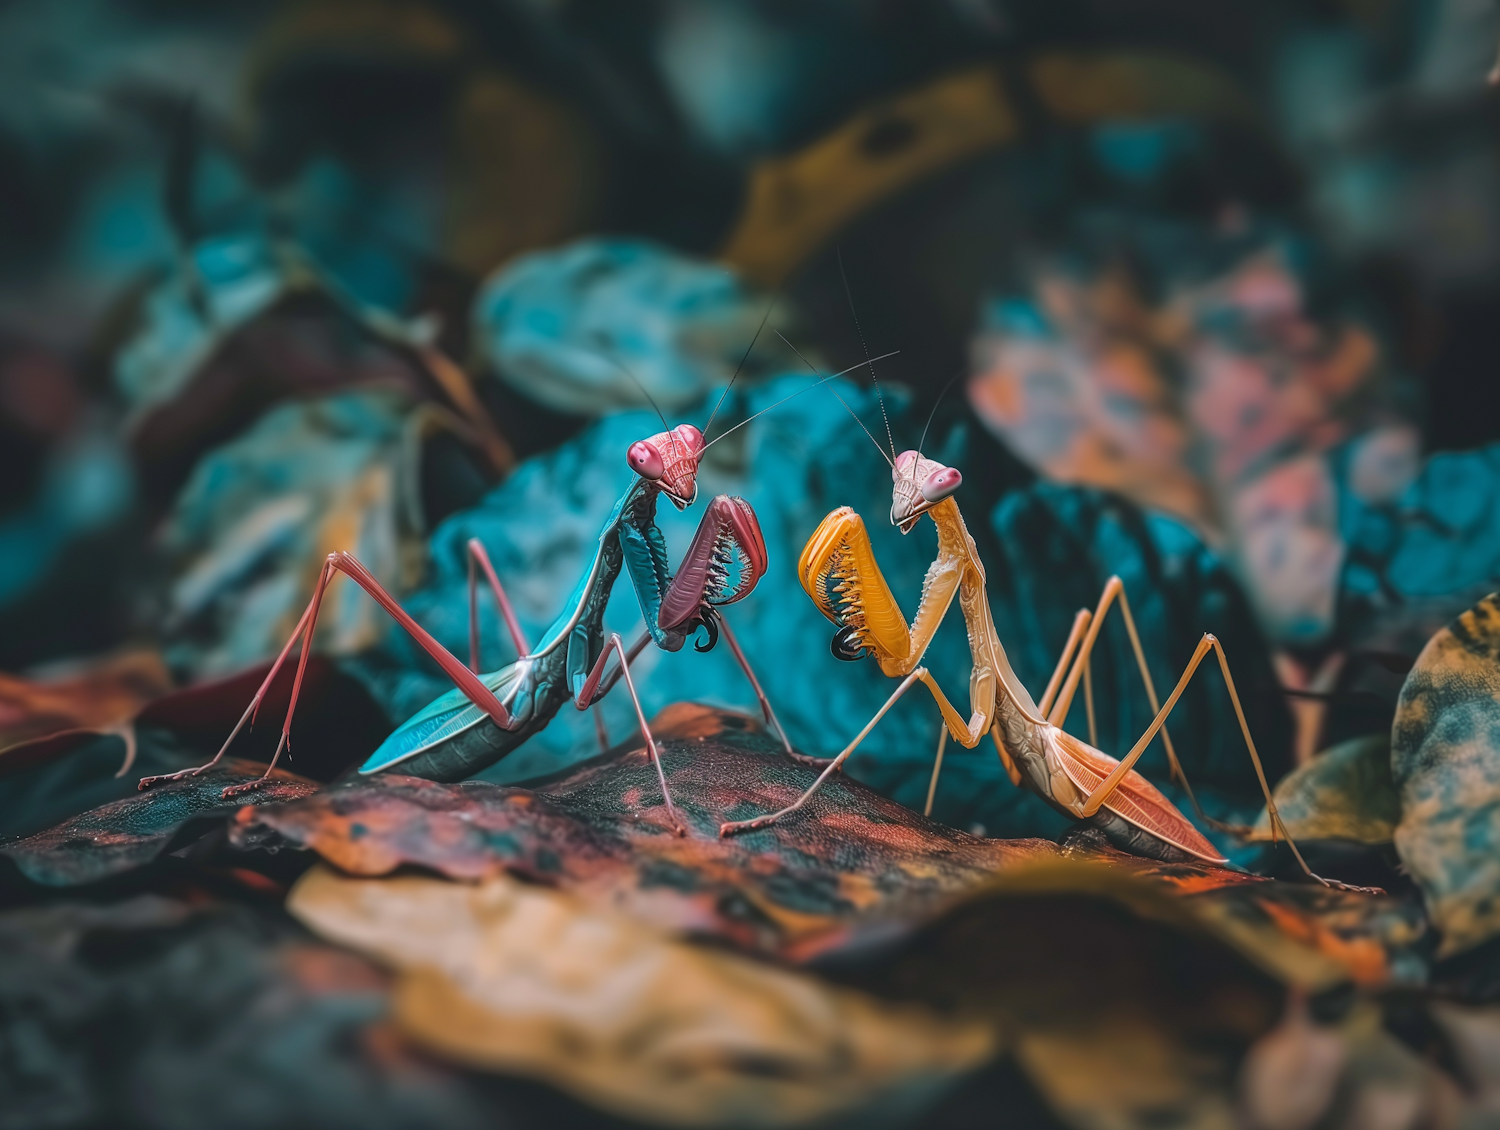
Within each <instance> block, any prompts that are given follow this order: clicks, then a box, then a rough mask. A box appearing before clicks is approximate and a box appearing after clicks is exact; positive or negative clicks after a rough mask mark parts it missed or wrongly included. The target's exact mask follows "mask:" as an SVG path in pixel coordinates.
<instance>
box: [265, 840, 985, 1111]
mask: <svg viewBox="0 0 1500 1130" xmlns="http://www.w3.org/2000/svg"><path fill="white" fill-rule="evenodd" d="M288 908H289V909H290V910H291V912H292V913H293V914H294V915H296V916H297V917H298V918H299V919H300V920H301V921H302V922H303V923H305V924H306V925H308V926H309V927H311V928H312V929H313V930H315V931H316V932H317V933H319V934H320V935H322V936H323V937H325V938H327V939H330V940H333V941H336V942H339V943H342V944H344V945H348V946H350V947H352V948H354V949H356V950H359V951H362V952H364V953H366V954H368V955H370V956H372V957H375V958H377V959H379V960H380V961H382V962H385V963H386V964H389V965H391V966H394V967H395V968H396V969H398V970H401V971H402V974H403V975H402V977H401V979H400V981H399V983H398V985H397V989H396V1018H397V1022H398V1024H399V1025H400V1026H401V1028H402V1030H403V1031H404V1032H406V1033H407V1034H408V1035H410V1036H412V1037H414V1038H415V1039H417V1040H418V1041H419V1042H420V1043H422V1044H423V1045H425V1046H427V1047H428V1048H431V1049H432V1050H434V1051H437V1052H439V1053H441V1054H443V1055H445V1056H448V1057H451V1058H453V1059H456V1060H458V1061H459V1062H462V1063H466V1064H469V1065H472V1066H477V1067H483V1068H489V1069H492V1070H499V1071H504V1072H508V1073H514V1074H526V1075H534V1076H538V1077H540V1078H543V1079H546V1080H548V1081H550V1082H552V1083H554V1084H556V1085H558V1086H561V1087H564V1088H567V1089H569V1090H571V1091H573V1092H575V1093H577V1094H579V1095H582V1096H583V1097H585V1098H586V1099H588V1100H590V1101H592V1102H594V1103H597V1104H598V1105H600V1106H603V1107H605V1108H607V1109H612V1110H615V1111H618V1112H621V1113H624V1114H627V1115H630V1116H633V1117H637V1118H642V1119H648V1120H650V1121H653V1122H662V1123H669V1124H673V1125H691V1126H789V1125H797V1124H801V1123H805V1122H810V1121H813V1120H816V1119H819V1118H825V1117H827V1116H829V1115H830V1114H832V1113H835V1112H838V1111H841V1110H847V1109H850V1108H858V1107H864V1106H874V1105H876V1104H879V1105H881V1106H882V1107H886V1108H888V1107H889V1105H890V1104H891V1103H892V1102H901V1101H903V1100H905V1101H910V1100H912V1099H913V1098H916V1097H919V1096H920V1097H928V1096H930V1094H931V1093H932V1091H933V1090H934V1089H935V1088H936V1087H938V1086H940V1085H941V1084H942V1083H944V1082H946V1081H948V1080H951V1079H952V1078H954V1077H955V1076H956V1075H958V1074H960V1073H962V1072H964V1071H966V1070H968V1069H970V1068H972V1067H975V1066H977V1065H978V1064H980V1063H982V1062H984V1061H985V1060H986V1059H987V1058H989V1057H990V1055H991V1054H992V1053H993V1052H994V1051H995V1049H996V1038H995V1035H994V1033H993V1031H992V1030H991V1028H990V1027H989V1026H988V1025H987V1024H984V1023H981V1022H977V1021H967V1022H965V1021H953V1020H944V1019H942V1018H939V1017H938V1016H936V1015H934V1014H933V1013H931V1012H930V1011H929V1010H926V1009H922V1008H919V1007H916V1006H905V1005H891V1004H884V1003H881V1002H880V1001H878V1000H876V999H875V998H873V997H870V996H867V995H865V994H864V993H861V992H858V991H855V990H851V989H843V988H837V987H834V986H831V985H828V984H826V983H824V982H821V981H819V980H817V979H815V978H814V977H812V976H810V975H808V974H805V973H799V972H795V971H791V970H786V969H782V968H778V967H775V966H771V965H766V964H762V963H761V962H758V961H755V960H752V959H749V958H746V957H742V956H739V955H736V954H732V953H729V952H726V951H723V950H720V949H715V948H711V947H704V946H698V945H694V944H691V943H687V942H682V941H676V940H672V939H670V938H669V937H667V936H666V935H665V934H663V933H662V932H661V931H659V930H656V929H653V928H651V927H649V926H647V925H645V924H643V923H641V922H639V921H637V920H636V919H634V918H632V917H628V916H625V915H622V914H619V913H616V912H614V911H612V910H609V909H607V908H603V907H599V906H589V905H585V904H584V903H582V902H580V901H578V900H576V899H574V898H573V897H571V896H569V895H566V894H563V893H560V892H558V891H554V890H549V889H546V888H542V887H537V886H533V885H528V884H523V883H521V882H519V881H517V880H515V879H512V878H509V877H507V876H504V875H496V876H493V877H491V878H489V879H486V880H485V881H484V882H482V883H480V884H477V885H470V884H459V883H452V882H448V881H446V880H442V879H432V878H424V877H418V876H398V877H393V878H386V879H351V878H346V877H341V876H338V875H337V874H335V873H334V872H333V871H332V870H330V869H328V868H327V867H318V868H315V869H314V870H312V871H310V872H308V873H307V874H306V875H304V876H303V878H302V879H301V880H300V881H299V882H298V884H297V886H296V887H295V888H294V889H293V891H292V894H291V896H290V897H289V899H288Z"/></svg>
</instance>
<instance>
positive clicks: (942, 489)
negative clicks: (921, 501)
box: [922, 467, 964, 502]
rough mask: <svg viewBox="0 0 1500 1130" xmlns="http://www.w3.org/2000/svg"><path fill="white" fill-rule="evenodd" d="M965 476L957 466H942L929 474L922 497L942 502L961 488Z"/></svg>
mask: <svg viewBox="0 0 1500 1130" xmlns="http://www.w3.org/2000/svg"><path fill="white" fill-rule="evenodd" d="M963 481H964V477H963V476H962V475H960V474H959V473H958V468H957V467H942V468H939V469H938V470H936V471H934V472H933V473H932V474H930V475H928V476H927V481H926V482H924V483H923V484H922V497H923V498H925V499H926V500H927V501H928V502H941V501H942V500H943V499H945V498H947V497H948V496H949V495H950V494H952V493H953V492H954V491H956V490H957V489H958V488H959V484H961V483H962V482H963Z"/></svg>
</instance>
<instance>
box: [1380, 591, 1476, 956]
mask: <svg viewBox="0 0 1500 1130" xmlns="http://www.w3.org/2000/svg"><path fill="white" fill-rule="evenodd" d="M1391 774H1392V776H1393V778H1394V779H1395V782H1396V785H1397V787H1398V788H1399V789H1400V790H1401V823H1400V824H1399V825H1398V826H1397V828H1396V851H1397V852H1398V853H1399V854H1400V856H1401V859H1402V862H1403V863H1405V865H1406V868H1407V870H1408V871H1409V872H1410V873H1411V876H1412V878H1413V879H1415V880H1416V882H1417V884H1418V886H1420V887H1421V889H1422V894H1423V895H1424V896H1425V898H1426V900H1427V909H1428V912H1429V913H1430V914H1431V915H1432V919H1433V921H1434V923H1435V924H1436V925H1437V927H1438V928H1439V929H1440V930H1441V931H1442V934H1443V941H1442V945H1441V947H1440V949H1439V956H1440V957H1448V956H1451V955H1453V954H1455V953H1459V952H1461V951H1463V950H1466V949H1470V948H1471V947H1473V946H1476V945H1478V944H1479V943H1480V942H1483V941H1484V940H1485V939H1487V938H1489V937H1492V936H1493V935H1494V934H1496V933H1497V932H1500V850H1497V848H1500V594H1491V595H1489V596H1487V597H1485V598H1484V599H1483V600H1481V601H1479V602H1478V603H1477V604H1475V605H1474V606H1473V607H1472V608H1470V609H1469V610H1468V611H1467V612H1465V613H1463V614H1462V615H1461V616H1459V617H1458V618H1457V619H1456V620H1454V621H1453V622H1452V623H1451V624H1449V625H1448V626H1447V627H1446V628H1444V629H1442V631H1440V632H1438V633H1437V634H1436V635H1435V636H1433V637H1432V639H1431V640H1430V641H1428V644H1427V646H1426V647H1425V648H1423V649H1422V654H1421V655H1419V656H1418V657H1417V662H1416V666H1414V667H1413V668H1412V670H1411V674H1410V675H1408V676H1407V679H1406V685H1405V686H1403V687H1402V688H1401V699H1400V701H1399V703H1398V704H1397V708H1396V721H1395V725H1394V726H1393V727H1392V730H1391Z"/></svg>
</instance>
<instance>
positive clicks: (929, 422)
mask: <svg viewBox="0 0 1500 1130" xmlns="http://www.w3.org/2000/svg"><path fill="white" fill-rule="evenodd" d="M968 368H969V367H968V366H967V365H965V366H964V367H963V368H961V369H959V371H958V372H956V373H954V374H953V375H952V376H951V377H949V378H948V383H947V384H945V385H944V386H943V391H942V392H940V393H938V397H937V399H936V400H934V401H933V402H932V411H931V412H929V413H927V423H925V424H923V425H922V438H921V439H919V440H917V450H918V451H921V450H922V445H923V444H924V443H926V442H927V429H928V428H930V427H932V418H933V417H934V416H936V415H937V410H938V405H939V404H941V403H942V402H943V397H945V396H947V395H948V390H949V389H950V388H952V387H953V382H954V381H956V380H958V378H959V377H961V376H963V375H964V373H966V372H967V371H968Z"/></svg>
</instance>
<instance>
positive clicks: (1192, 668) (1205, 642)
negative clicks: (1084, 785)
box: [1081, 632, 1381, 894]
mask: <svg viewBox="0 0 1500 1130" xmlns="http://www.w3.org/2000/svg"><path fill="white" fill-rule="evenodd" d="M1210 651H1212V652H1213V653H1214V656H1215V658H1217V659H1218V661H1219V670H1220V671H1221V672H1222V673H1223V675H1224V685H1225V687H1227V688H1228V690H1229V701H1230V702H1232V703H1233V704H1234V716H1235V719H1236V720H1237V721H1238V722H1239V726H1240V734H1241V735H1242V736H1243V737H1244V739H1245V748H1246V749H1247V750H1248V751H1249V753H1250V762H1251V764H1253V765H1254V766H1255V777H1256V779H1257V780H1258V781H1259V782H1260V790H1261V793H1262V794H1263V795H1264V796H1265V798H1266V813H1267V815H1268V816H1269V817H1270V821H1271V834H1272V837H1273V838H1274V837H1276V836H1277V835H1279V836H1280V837H1281V838H1282V839H1285V840H1286V845H1287V847H1289V848H1290V849H1291V851H1292V855H1293V856H1295V857H1296V860H1297V864H1298V866H1300V867H1301V868H1302V870H1303V872H1304V873H1305V874H1306V875H1307V876H1308V878H1310V879H1313V880H1315V881H1317V882H1319V883H1321V884H1322V885H1323V886H1325V887H1336V888H1338V889H1340V890H1350V891H1360V892H1363V893H1366V894H1372V893H1381V892H1379V891H1378V890H1377V889H1376V888H1372V887H1354V886H1350V885H1348V884H1346V883H1340V882H1337V881H1336V880H1332V879H1325V878H1323V877H1322V876H1321V875H1319V874H1317V873H1316V872H1314V871H1313V869H1312V868H1311V867H1309V866H1308V865H1307V860H1305V859H1304V858H1303V857H1302V852H1301V851H1300V850H1299V849H1298V847H1297V843H1296V841H1295V840H1293V839H1292V835H1291V833H1290V832H1289V831H1287V827H1286V824H1285V823H1284V822H1283V821H1282V819H1281V813H1280V812H1279V811H1278V810H1277V808H1276V798H1275V797H1274V796H1272V795H1271V784H1270V782H1269V781H1267V780H1266V770H1265V766H1264V765H1262V764H1261V760H1260V754H1259V753H1258V752H1257V751H1256V748H1255V739H1254V738H1253V737H1251V736H1250V724H1249V723H1248V722H1247V721H1246V720H1245V708H1244V707H1243V706H1242V705H1241V704H1240V696H1239V692H1238V691H1237V690H1236V689H1235V686H1234V676H1233V675H1232V674H1230V671H1229V659H1228V657H1227V656H1226V655H1225V654H1224V645H1223V644H1221V643H1220V642H1219V640H1218V637H1216V636H1215V635H1214V634H1213V633H1212V632H1204V633H1203V638H1202V639H1201V640H1199V641H1198V646H1197V647H1196V648H1195V649H1194V650H1193V657H1192V658H1191V659H1190V660H1188V665H1187V668H1186V669H1185V670H1184V671H1183V672H1182V677H1181V678H1180V679H1178V680H1177V686H1176V687H1174V688H1173V689H1172V693H1171V695H1170V696H1168V698H1167V701H1166V704H1165V705H1164V706H1162V708H1161V709H1160V710H1158V711H1157V713H1156V718H1155V719H1154V720H1153V721H1152V723H1151V725H1150V727H1149V728H1148V729H1147V730H1146V732H1145V733H1144V734H1142V735H1141V737H1140V739H1139V740H1138V741H1137V742H1136V743H1135V745H1134V746H1133V747H1132V748H1131V750H1130V752H1129V753H1128V754H1126V755H1125V756H1124V757H1123V758H1122V759H1121V760H1120V763H1119V765H1117V766H1116V767H1115V769H1114V770H1113V772H1111V773H1110V775H1109V776H1108V777H1106V778H1105V779H1104V780H1103V781H1102V782H1100V784H1099V787H1098V788H1096V789H1095V790H1094V791H1093V792H1092V793H1090V794H1089V796H1088V799H1087V800H1085V801H1084V802H1083V805H1082V812H1081V815H1082V816H1084V817H1090V816H1093V815H1094V814H1095V813H1096V812H1098V811H1099V809H1100V807H1101V806H1102V805H1103V804H1104V802H1105V801H1106V800H1108V799H1109V796H1110V794H1111V793H1113V792H1114V791H1115V789H1116V788H1118V787H1119V784H1120V782H1121V781H1122V780H1124V778H1125V775H1126V774H1127V773H1129V772H1130V770H1131V768H1132V767H1133V766H1134V765H1135V763H1136V762H1137V761H1139V760H1140V757H1141V754H1142V753H1144V752H1145V750H1146V747H1147V746H1148V745H1150V744H1151V739H1152V738H1153V737H1155V736H1156V731H1157V730H1159V729H1161V728H1162V727H1163V726H1164V725H1166V721H1167V716H1168V715H1169V714H1171V713H1172V708H1173V707H1175V706H1176V705H1177V700H1178V699H1180V698H1181V697H1182V692H1183V691H1184V690H1186V689H1187V685H1188V682H1189V680H1191V679H1192V677H1193V674H1194V672H1196V671H1197V670H1198V665H1199V664H1200V663H1202V662H1203V660H1204V659H1205V658H1206V657H1207V656H1208V653H1209V652H1210Z"/></svg>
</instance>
